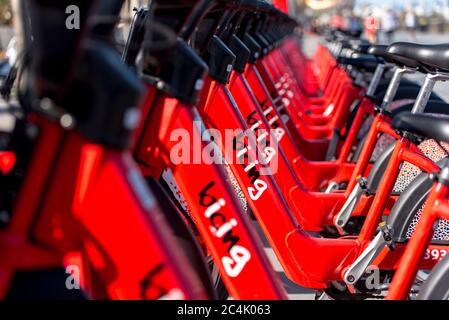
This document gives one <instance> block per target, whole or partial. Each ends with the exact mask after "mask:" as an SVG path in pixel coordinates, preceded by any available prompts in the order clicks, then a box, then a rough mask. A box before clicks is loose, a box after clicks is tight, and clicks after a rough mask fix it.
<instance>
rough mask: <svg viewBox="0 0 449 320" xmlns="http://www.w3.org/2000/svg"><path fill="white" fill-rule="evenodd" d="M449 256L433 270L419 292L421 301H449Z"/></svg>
mask: <svg viewBox="0 0 449 320" xmlns="http://www.w3.org/2000/svg"><path fill="white" fill-rule="evenodd" d="M448 284H449V255H447V256H445V257H444V258H443V260H441V261H440V262H438V264H437V265H436V266H435V267H434V268H433V269H432V272H431V273H430V275H429V277H428V278H427V280H426V282H424V284H423V285H422V286H421V288H420V290H419V295H418V299H419V300H449V285H448Z"/></svg>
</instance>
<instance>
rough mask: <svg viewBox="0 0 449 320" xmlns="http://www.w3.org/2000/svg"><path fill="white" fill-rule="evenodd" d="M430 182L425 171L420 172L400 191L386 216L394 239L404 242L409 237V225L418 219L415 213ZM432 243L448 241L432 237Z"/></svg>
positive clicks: (441, 164)
mask: <svg viewBox="0 0 449 320" xmlns="http://www.w3.org/2000/svg"><path fill="white" fill-rule="evenodd" d="M444 161H445V159H442V160H440V161H438V162H437V164H438V166H440V167H442V166H443V164H444ZM432 184H433V181H432V180H431V179H430V178H429V175H428V174H427V173H420V174H419V175H418V177H416V178H415V180H413V182H412V183H411V184H410V185H409V186H408V187H407V188H406V189H405V191H404V192H402V194H401V196H400V197H399V199H398V201H397V202H396V203H395V205H394V206H393V208H392V209H391V213H390V215H389V216H388V218H387V224H388V225H389V226H390V227H392V229H393V239H394V241H396V242H405V241H407V239H409V238H410V233H411V231H412V230H413V229H412V228H411V225H412V224H415V223H416V221H417V220H418V219H417V217H416V214H417V212H418V211H419V210H420V209H421V207H422V206H423V205H424V203H425V201H426V199H427V195H428V194H429V192H430V189H431V187H432ZM436 231H437V230H436ZM432 243H433V244H449V241H442V240H436V239H435V238H434V239H433V240H432Z"/></svg>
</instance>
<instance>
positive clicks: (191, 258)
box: [0, 0, 449, 300]
mask: <svg viewBox="0 0 449 320" xmlns="http://www.w3.org/2000/svg"><path fill="white" fill-rule="evenodd" d="M72 2H73V1H65V0H61V1H58V2H53V1H45V0H29V1H22V8H21V11H22V19H21V21H22V27H23V42H24V48H23V52H22V53H21V55H20V57H21V59H20V64H18V65H17V66H15V68H14V70H13V72H14V74H13V75H12V76H11V77H9V78H8V80H7V81H9V82H13V83H15V85H14V86H12V87H13V88H14V89H13V90H16V91H17V97H18V102H17V103H16V102H14V99H13V100H9V104H8V108H7V109H5V110H4V111H2V112H9V113H11V114H13V115H14V118H15V125H14V129H13V131H12V132H4V133H2V135H1V140H2V143H1V145H2V150H1V151H0V169H1V174H0V191H1V192H0V253H1V254H0V297H1V298H4V299H24V298H25V299H26V298H37V299H102V300H103V299H227V298H229V297H231V298H233V299H273V300H274V299H287V293H286V291H285V288H284V287H283V285H282V283H281V281H280V277H279V274H278V273H276V272H275V271H274V269H273V266H272V263H271V262H270V261H269V260H268V258H267V255H266V250H265V248H264V244H263V243H264V242H265V241H266V243H268V245H269V246H270V247H271V248H272V250H273V251H274V253H275V256H276V258H277V259H278V261H279V263H280V266H281V267H282V270H283V271H284V272H285V274H286V276H287V278H288V279H289V280H291V281H292V282H293V283H294V284H296V285H298V286H302V287H306V288H311V289H314V290H316V298H317V299H336V300H340V299H344V300H347V299H390V300H392V299H395V300H396V299H448V298H449V285H448V280H449V255H448V257H445V255H446V253H447V252H448V250H449V222H448V220H446V219H449V203H448V200H447V199H448V197H449V162H448V161H447V160H446V158H447V155H448V151H449V149H448V144H447V143H449V117H448V116H447V114H449V107H448V105H447V104H446V103H445V102H444V101H443V100H442V99H441V98H440V97H439V96H438V95H436V94H435V93H433V88H434V86H435V84H436V83H437V82H438V81H446V80H448V79H449V59H448V58H447V56H448V53H449V45H420V44H413V43H394V44H392V45H390V46H388V47H387V46H380V45H375V46H372V45H371V44H369V43H368V42H367V41H365V40H363V39H362V38H361V35H360V33H357V32H349V31H344V30H329V31H328V32H327V33H326V34H325V35H321V38H322V41H321V44H320V45H319V46H318V49H317V51H316V53H315V54H314V56H313V58H309V57H307V56H306V55H305V53H304V52H303V49H302V40H303V37H305V36H304V35H303V34H302V27H301V25H300V23H298V21H297V20H295V19H294V18H293V17H291V16H289V15H288V14H286V13H285V12H283V11H282V10H280V9H278V8H276V7H275V6H273V5H272V4H269V3H267V2H265V1H262V0H227V1H224V0H173V1H167V0H165V1H162V0H152V1H150V3H149V5H148V6H146V7H144V8H137V9H136V10H135V15H134V17H133V19H132V21H131V23H130V30H129V35H128V36H127V42H126V45H125V46H124V48H118V47H117V45H116V43H115V39H116V38H115V34H116V25H117V23H118V22H120V12H121V10H122V5H123V1H121V0H120V1H119V0H114V1H112V0H108V1H103V0H97V1H88V0H85V1H84V0H79V1H75V2H76V3H75V6H76V8H77V10H79V13H80V15H79V18H80V25H79V28H68V27H67V24H66V21H67V7H68V6H73V5H74V4H73V3H72ZM413 73H421V74H423V77H424V78H425V81H424V84H423V85H422V86H421V85H417V84H415V83H413V82H411V81H409V80H408V79H407V77H405V75H407V74H413ZM6 85H9V86H10V87H11V85H10V83H7V84H6ZM4 86H5V85H4ZM2 91H3V92H5V90H2ZM6 97H9V94H6ZM256 228H257V229H259V230H258V231H259V232H256Z"/></svg>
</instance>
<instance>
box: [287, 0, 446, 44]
mask: <svg viewBox="0 0 449 320" xmlns="http://www.w3.org/2000/svg"><path fill="white" fill-rule="evenodd" d="M296 11H297V12H296V13H297V14H298V15H299V16H300V17H301V19H302V20H303V22H304V24H305V25H306V28H307V30H308V31H318V32H319V31H320V30H321V29H323V28H326V27H328V26H332V27H336V28H343V29H362V30H363V31H364V35H365V37H366V38H367V39H368V40H370V41H371V42H373V43H383V44H388V43H391V42H393V41H404V40H407V41H415V42H435V43H436V42H447V37H446V36H445V33H446V32H447V31H449V0H389V1H379V0H300V1H299V2H298V5H297V7H296Z"/></svg>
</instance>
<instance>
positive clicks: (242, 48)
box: [228, 35, 251, 73]
mask: <svg viewBox="0 0 449 320" xmlns="http://www.w3.org/2000/svg"><path fill="white" fill-rule="evenodd" d="M228 46H229V49H231V50H232V52H234V54H235V56H236V59H235V64H234V70H235V71H237V72H239V73H243V72H244V71H245V68H246V65H247V63H248V62H249V59H250V56H251V51H250V50H249V48H248V47H247V46H246V45H245V44H244V43H243V42H242V40H240V39H239V38H238V37H237V36H236V35H232V36H231V38H230V40H229V43H228Z"/></svg>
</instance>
